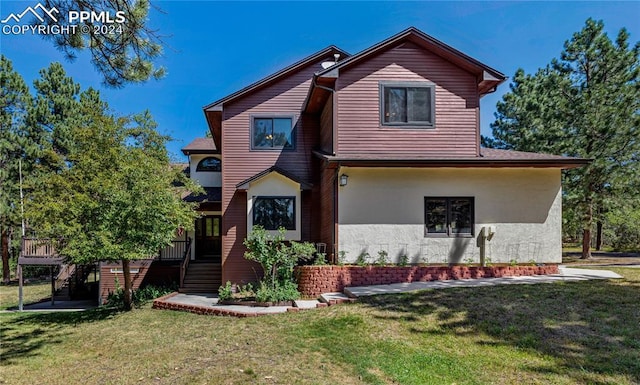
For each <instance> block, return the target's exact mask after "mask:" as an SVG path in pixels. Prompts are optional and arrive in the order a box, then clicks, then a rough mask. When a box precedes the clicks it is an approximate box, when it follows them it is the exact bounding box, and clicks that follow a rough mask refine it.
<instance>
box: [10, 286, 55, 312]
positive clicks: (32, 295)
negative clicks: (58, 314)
mask: <svg viewBox="0 0 640 385" xmlns="http://www.w3.org/2000/svg"><path fill="white" fill-rule="evenodd" d="M22 288H23V290H22V302H23V304H25V305H26V304H30V303H36V302H40V301H42V300H43V299H46V298H51V281H35V282H29V283H27V284H25V285H24V286H23V287H22ZM17 307H18V283H17V282H12V283H11V284H10V285H4V284H3V285H0V310H5V309H10V308H17Z"/></svg>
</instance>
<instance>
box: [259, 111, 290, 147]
mask: <svg viewBox="0 0 640 385" xmlns="http://www.w3.org/2000/svg"><path fill="white" fill-rule="evenodd" d="M294 148H295V128H294V120H293V117H291V116H274V117H266V116H265V117H261V116H260V117H258V116H254V117H252V119H251V149H253V150H278V149H280V150H281V149H285V150H293V149H294Z"/></svg>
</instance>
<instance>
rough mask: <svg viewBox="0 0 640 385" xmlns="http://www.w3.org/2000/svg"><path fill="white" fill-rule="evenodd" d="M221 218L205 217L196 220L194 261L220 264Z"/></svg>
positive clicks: (216, 216) (215, 216)
mask: <svg viewBox="0 0 640 385" xmlns="http://www.w3.org/2000/svg"><path fill="white" fill-rule="evenodd" d="M220 228H221V218H220V216H218V215H207V216H204V217H201V218H198V219H196V240H195V241H196V245H195V248H196V260H209V261H214V262H220V255H221V254H222V242H221V237H220Z"/></svg>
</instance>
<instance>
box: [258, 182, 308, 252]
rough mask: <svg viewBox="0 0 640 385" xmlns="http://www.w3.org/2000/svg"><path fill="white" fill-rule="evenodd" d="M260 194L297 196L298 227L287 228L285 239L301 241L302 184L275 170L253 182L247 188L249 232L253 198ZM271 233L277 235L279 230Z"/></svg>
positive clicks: (296, 213)
mask: <svg viewBox="0 0 640 385" xmlns="http://www.w3.org/2000/svg"><path fill="white" fill-rule="evenodd" d="M258 196H293V197H295V198H296V202H295V216H296V229H295V230H287V232H286V234H285V239H287V240H290V241H299V240H300V238H301V234H302V231H301V227H302V222H301V220H300V211H301V197H300V184H299V183H296V182H294V181H292V180H291V179H289V178H285V177H284V176H282V175H280V174H278V173H275V172H272V173H270V174H268V175H265V176H264V177H262V178H260V179H258V180H257V181H254V182H252V183H251V184H250V186H249V189H248V190H247V234H248V233H250V232H251V229H252V228H253V198H254V197H258ZM271 233H272V234H273V235H275V234H277V233H278V232H277V231H276V230H274V231H271Z"/></svg>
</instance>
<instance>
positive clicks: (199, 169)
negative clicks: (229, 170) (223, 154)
mask: <svg viewBox="0 0 640 385" xmlns="http://www.w3.org/2000/svg"><path fill="white" fill-rule="evenodd" d="M207 159H215V160H217V161H218V164H219V165H220V169H219V170H203V169H201V168H200V165H201V164H202V162H204V161H205V160H207ZM221 171H222V160H221V159H220V158H216V157H215V156H207V157H204V158H202V159H200V161H199V162H198V164H197V165H196V172H221Z"/></svg>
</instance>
